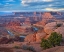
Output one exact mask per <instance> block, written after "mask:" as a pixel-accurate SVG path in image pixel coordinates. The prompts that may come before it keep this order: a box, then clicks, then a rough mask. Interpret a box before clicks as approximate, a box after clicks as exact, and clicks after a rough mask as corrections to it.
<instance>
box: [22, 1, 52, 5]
mask: <svg viewBox="0 0 64 52" xmlns="http://www.w3.org/2000/svg"><path fill="white" fill-rule="evenodd" d="M52 1H53V0H21V4H23V5H27V4H26V3H31V2H52Z"/></svg>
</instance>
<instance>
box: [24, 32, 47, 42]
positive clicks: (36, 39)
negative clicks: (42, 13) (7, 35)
mask: <svg viewBox="0 0 64 52" xmlns="http://www.w3.org/2000/svg"><path fill="white" fill-rule="evenodd" d="M45 36H46V33H44V32H42V33H34V34H31V35H27V36H26V38H25V41H26V42H41V39H42V38H45Z"/></svg>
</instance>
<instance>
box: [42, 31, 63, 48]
mask: <svg viewBox="0 0 64 52" xmlns="http://www.w3.org/2000/svg"><path fill="white" fill-rule="evenodd" d="M61 41H62V35H61V34H58V33H56V32H53V33H51V36H50V37H49V38H48V39H47V40H46V39H42V41H41V47H42V48H43V49H47V48H51V47H55V46H60V43H61Z"/></svg>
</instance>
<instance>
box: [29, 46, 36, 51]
mask: <svg viewBox="0 0 64 52" xmlns="http://www.w3.org/2000/svg"><path fill="white" fill-rule="evenodd" d="M28 50H29V51H33V52H36V51H35V49H34V47H33V46H29V47H28Z"/></svg>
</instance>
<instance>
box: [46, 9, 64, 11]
mask: <svg viewBox="0 0 64 52" xmlns="http://www.w3.org/2000/svg"><path fill="white" fill-rule="evenodd" d="M45 10H47V11H63V10H64V8H59V9H53V8H45Z"/></svg>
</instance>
